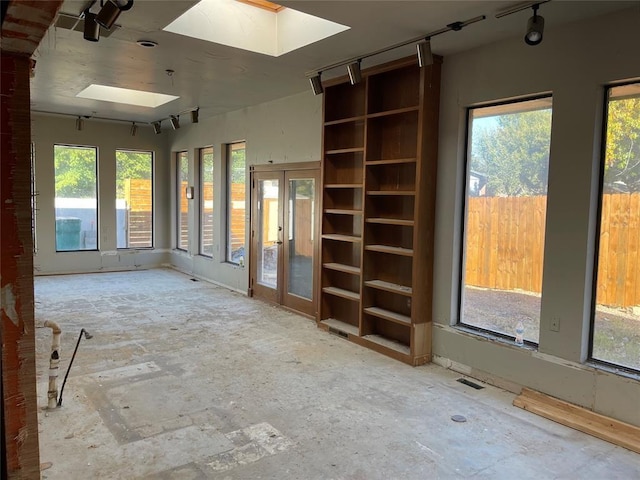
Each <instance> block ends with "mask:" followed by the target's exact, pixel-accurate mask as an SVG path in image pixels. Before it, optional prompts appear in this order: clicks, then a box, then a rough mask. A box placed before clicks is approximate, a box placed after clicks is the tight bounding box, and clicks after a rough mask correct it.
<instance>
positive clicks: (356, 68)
mask: <svg viewBox="0 0 640 480" xmlns="http://www.w3.org/2000/svg"><path fill="white" fill-rule="evenodd" d="M347 73H349V81H350V82H351V85H356V84H358V83H360V82H361V81H362V71H361V70H360V60H358V61H356V62H353V63H350V64H349V65H347Z"/></svg>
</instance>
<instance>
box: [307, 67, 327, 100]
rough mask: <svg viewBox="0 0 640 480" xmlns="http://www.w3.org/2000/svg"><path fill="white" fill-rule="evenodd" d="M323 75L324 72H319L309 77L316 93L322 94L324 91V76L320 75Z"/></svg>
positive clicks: (312, 88)
mask: <svg viewBox="0 0 640 480" xmlns="http://www.w3.org/2000/svg"><path fill="white" fill-rule="evenodd" d="M321 75H322V72H318V73H316V74H315V75H313V76H312V77H309V82H310V83H311V90H313V94H314V95H320V94H321V93H322V92H324V89H323V88H322V78H321V77H320V76H321Z"/></svg>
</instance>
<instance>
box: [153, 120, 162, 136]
mask: <svg viewBox="0 0 640 480" xmlns="http://www.w3.org/2000/svg"><path fill="white" fill-rule="evenodd" d="M160 132H162V125H161V124H160V122H153V133H155V134H156V135H158V134H160Z"/></svg>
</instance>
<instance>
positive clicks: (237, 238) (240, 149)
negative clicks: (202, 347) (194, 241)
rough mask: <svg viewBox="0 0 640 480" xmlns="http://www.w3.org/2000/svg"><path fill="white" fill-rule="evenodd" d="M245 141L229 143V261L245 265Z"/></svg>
mask: <svg viewBox="0 0 640 480" xmlns="http://www.w3.org/2000/svg"><path fill="white" fill-rule="evenodd" d="M246 175H247V174H246V160H245V142H237V143H230V144H228V145H227V262H231V263H235V264H236V265H244V262H245V255H246V253H245V244H244V238H245V228H246V227H245V209H246V196H245V195H246V185H245V181H246Z"/></svg>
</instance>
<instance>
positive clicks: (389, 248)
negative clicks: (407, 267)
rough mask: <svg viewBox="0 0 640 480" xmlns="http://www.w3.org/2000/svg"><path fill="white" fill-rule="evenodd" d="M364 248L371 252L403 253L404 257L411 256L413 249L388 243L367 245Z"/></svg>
mask: <svg viewBox="0 0 640 480" xmlns="http://www.w3.org/2000/svg"><path fill="white" fill-rule="evenodd" d="M364 248H365V250H369V251H372V252H381V253H391V254H393V255H403V256H405V257H411V256H413V250H412V249H410V248H402V247H392V246H390V245H367V246H366V247H364Z"/></svg>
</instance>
